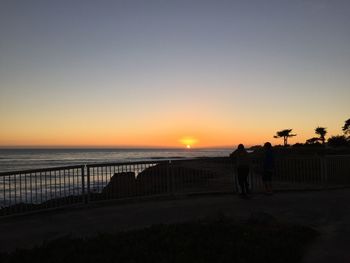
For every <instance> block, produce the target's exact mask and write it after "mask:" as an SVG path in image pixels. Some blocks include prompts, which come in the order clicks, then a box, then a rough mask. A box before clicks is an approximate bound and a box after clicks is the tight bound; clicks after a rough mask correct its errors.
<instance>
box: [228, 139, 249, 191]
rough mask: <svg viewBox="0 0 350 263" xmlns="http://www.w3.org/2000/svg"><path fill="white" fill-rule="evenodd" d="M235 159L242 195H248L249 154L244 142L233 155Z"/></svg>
mask: <svg viewBox="0 0 350 263" xmlns="http://www.w3.org/2000/svg"><path fill="white" fill-rule="evenodd" d="M230 157H231V158H233V159H234V161H235V164H236V169H237V178H238V184H239V186H240V188H241V193H240V195H241V196H243V197H246V196H247V195H248V194H249V184H248V175H249V156H248V152H247V151H246V149H245V148H244V145H243V144H240V145H238V147H237V150H235V151H234V152H233V153H232V154H231V155H230Z"/></svg>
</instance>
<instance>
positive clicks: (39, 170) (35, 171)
mask: <svg viewBox="0 0 350 263" xmlns="http://www.w3.org/2000/svg"><path fill="white" fill-rule="evenodd" d="M84 167H85V165H70V166H58V167H51V168H39V169H29V170H18V171H8V172H0V177H1V176H9V175H16V174H29V173H40V172H50V171H59V170H69V169H82V168H84Z"/></svg>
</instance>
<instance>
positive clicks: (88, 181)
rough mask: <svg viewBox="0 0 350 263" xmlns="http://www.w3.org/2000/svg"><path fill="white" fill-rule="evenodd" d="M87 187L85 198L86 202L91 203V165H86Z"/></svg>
mask: <svg viewBox="0 0 350 263" xmlns="http://www.w3.org/2000/svg"><path fill="white" fill-rule="evenodd" d="M86 172H87V173H86V187H87V193H86V198H85V203H89V201H90V167H89V166H87V165H86Z"/></svg>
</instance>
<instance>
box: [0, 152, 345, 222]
mask: <svg viewBox="0 0 350 263" xmlns="http://www.w3.org/2000/svg"><path fill="white" fill-rule="evenodd" d="M260 167H261V161H260V160H259V159H253V160H252V164H251V169H250V174H249V187H250V188H251V191H253V192H259V191H262V190H263V189H264V187H263V183H262V181H261V175H260V173H261V169H260ZM235 171H236V170H235V166H234V163H233V162H232V160H231V159H230V158H198V159H181V160H160V161H156V160H153V161H144V162H124V163H120V162H119V163H99V164H89V165H76V166H67V167H57V168H49V169H36V170H26V171H15V172H3V173H0V215H10V214H14V213H23V212H28V211H32V210H42V209H50V208H56V207H60V206H67V205H72V204H79V203H81V204H82V203H88V202H95V201H99V200H108V199H122V198H138V197H145V196H154V197H156V196H169V195H174V194H193V193H203V192H205V193H208V192H221V193H222V192H236V193H237V192H239V185H238V181H237V178H236V176H235V173H236V172H235ZM273 185H274V189H276V190H287V189H290V190H296V189H319V188H327V187H338V186H346V185H350V156H349V155H347V156H323V157H319V156H302V157H285V158H278V159H276V164H275V174H274V176H273Z"/></svg>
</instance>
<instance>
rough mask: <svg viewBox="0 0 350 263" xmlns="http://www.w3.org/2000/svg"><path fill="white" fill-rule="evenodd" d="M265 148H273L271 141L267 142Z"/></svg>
mask: <svg viewBox="0 0 350 263" xmlns="http://www.w3.org/2000/svg"><path fill="white" fill-rule="evenodd" d="M264 148H265V149H271V148H272V145H271V143H270V142H265V144H264Z"/></svg>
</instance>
